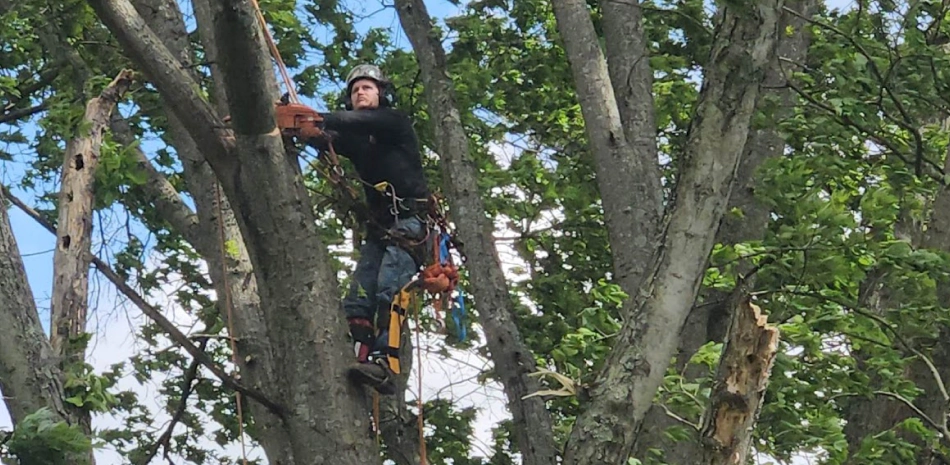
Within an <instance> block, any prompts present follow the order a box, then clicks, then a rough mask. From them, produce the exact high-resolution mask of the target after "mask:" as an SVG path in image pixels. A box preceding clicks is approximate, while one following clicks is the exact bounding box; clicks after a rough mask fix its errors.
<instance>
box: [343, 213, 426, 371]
mask: <svg viewBox="0 0 950 465" xmlns="http://www.w3.org/2000/svg"><path fill="white" fill-rule="evenodd" d="M390 231H391V232H393V233H395V234H397V235H400V236H402V237H404V238H406V239H410V240H412V241H415V242H419V241H421V240H422V239H423V238H425V235H426V225H425V223H423V222H422V220H420V219H419V218H416V217H414V216H413V217H409V218H402V219H400V220H399V221H397V222H396V224H395V225H393V227H392V228H391V229H390ZM420 247H424V245H422V246H420ZM421 265H422V264H421V263H417V262H416V260H415V259H413V257H412V255H411V254H410V253H409V251H407V250H406V249H404V248H403V247H400V246H398V245H396V244H395V243H393V242H390V241H386V240H382V239H378V238H369V239H367V241H366V242H365V243H364V244H363V246H362V247H360V259H359V261H358V262H357V264H356V270H355V271H354V273H353V280H352V282H351V283H350V288H349V292H348V293H347V295H346V297H345V298H344V299H343V311H344V312H345V313H346V317H347V318H366V319H367V320H369V321H375V322H376V328H377V329H378V330H379V331H378V335H377V338H376V341H375V344H374V346H373V349H372V350H373V352H377V353H378V352H382V351H384V349H385V348H386V346H387V344H388V341H389V307H390V305H391V304H392V301H393V297H394V296H395V295H396V294H397V293H398V292H399V290H400V289H402V287H403V286H405V285H406V284H408V283H409V281H411V280H412V278H413V276H415V274H416V273H417V272H418V271H419V267H420V266H421Z"/></svg>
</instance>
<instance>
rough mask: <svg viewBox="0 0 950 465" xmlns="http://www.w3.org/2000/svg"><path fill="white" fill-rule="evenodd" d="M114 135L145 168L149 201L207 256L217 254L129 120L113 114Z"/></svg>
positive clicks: (139, 165)
mask: <svg viewBox="0 0 950 465" xmlns="http://www.w3.org/2000/svg"><path fill="white" fill-rule="evenodd" d="M110 127H111V129H112V135H113V137H115V139H116V140H117V141H119V142H120V143H122V145H125V146H126V147H130V148H131V150H132V154H133V155H134V156H135V160H136V163H137V166H138V168H139V169H141V170H143V171H144V172H145V173H146V175H147V176H148V179H147V180H146V181H145V185H143V186H142V190H143V191H144V192H145V194H146V196H147V197H148V200H149V201H150V202H151V203H152V204H154V205H155V208H156V209H157V210H158V213H159V215H161V217H162V218H163V219H164V220H165V221H167V222H168V224H169V225H171V227H172V228H175V231H177V232H178V233H180V234H181V235H182V236H184V238H185V240H187V241H188V242H189V243H190V244H191V245H192V246H194V248H195V250H197V251H198V253H199V254H201V255H202V256H204V257H210V256H214V254H213V253H210V250H209V246H210V244H209V242H210V241H209V240H208V237H207V236H203V235H202V234H201V232H200V230H199V227H198V216H197V215H196V214H195V213H194V212H193V211H191V209H190V208H188V205H185V203H184V202H183V201H182V198H181V194H179V193H178V191H177V190H175V186H172V184H171V183H170V182H168V179H166V178H165V176H164V175H162V173H160V172H159V171H158V170H157V169H155V165H153V164H152V162H151V161H149V159H148V156H147V155H146V154H145V152H143V151H142V149H140V148H138V147H137V146H134V145H135V142H136V140H135V136H134V135H133V133H132V128H131V127H130V126H129V122H128V121H127V120H126V119H125V118H122V117H121V116H120V115H113V117H112V122H111V125H110Z"/></svg>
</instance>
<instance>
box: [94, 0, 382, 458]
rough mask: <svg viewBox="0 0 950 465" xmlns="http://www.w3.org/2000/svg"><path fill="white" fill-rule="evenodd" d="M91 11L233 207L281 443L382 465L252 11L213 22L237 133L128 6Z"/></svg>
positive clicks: (98, 6)
mask: <svg viewBox="0 0 950 465" xmlns="http://www.w3.org/2000/svg"><path fill="white" fill-rule="evenodd" d="M91 3H92V4H93V7H94V9H95V10H96V12H97V14H98V15H99V16H100V18H102V19H103V20H104V22H105V23H106V24H107V25H108V27H109V28H110V30H111V31H112V32H113V33H114V34H115V35H116V37H117V38H118V40H119V42H120V43H121V44H122V45H123V48H124V49H125V50H126V51H127V52H128V53H129V55H130V56H131V57H132V58H133V60H134V61H135V62H136V63H137V64H138V65H139V66H141V67H142V68H143V70H144V71H145V72H146V74H147V75H148V77H149V78H150V80H152V81H153V83H154V85H155V87H156V88H157V89H158V91H159V92H160V93H161V95H162V97H163V99H164V100H165V102H166V107H167V108H169V109H170V110H172V111H173V112H174V114H175V115H176V116H177V117H178V118H179V119H180V120H181V122H182V123H183V124H184V126H185V127H186V129H187V131H188V132H189V134H190V135H191V137H192V139H193V140H194V141H195V143H196V146H197V147H198V148H199V149H200V150H201V152H202V154H203V155H204V156H205V158H206V159H207V161H208V162H209V164H210V165H211V167H212V168H213V169H214V171H215V173H216V175H217V178H218V180H219V181H220V182H221V186H222V188H223V189H224V192H225V194H226V196H227V198H228V199H229V200H231V201H232V207H233V208H234V209H235V212H236V213H237V214H236V218H237V223H238V225H239V227H240V231H241V233H242V236H243V238H244V243H245V245H246V246H247V250H248V255H249V257H250V259H251V263H252V266H253V269H254V270H255V276H256V278H257V283H258V285H259V287H260V297H261V305H262V307H264V308H267V309H268V311H267V312H263V313H262V315H263V317H264V325H263V327H262V328H261V330H262V334H266V335H267V336H268V339H269V340H270V342H271V344H272V347H273V349H274V351H273V353H274V354H275V357H274V361H273V362H270V366H264V367H263V369H264V370H267V371H269V372H272V373H273V374H274V385H273V386H267V392H268V393H269V394H272V396H273V397H274V398H275V399H276V400H277V402H278V403H280V404H281V405H283V406H285V407H286V408H287V409H289V410H290V412H289V414H288V415H287V416H286V418H285V419H284V422H283V423H281V424H280V425H279V429H280V431H279V432H278V431H275V432H274V433H275V435H276V434H277V433H280V434H282V435H283V438H284V441H285V444H289V447H290V449H291V450H290V451H288V452H292V460H294V461H295V462H291V463H319V464H322V463H339V464H357V463H358V464H364V463H378V462H379V459H378V455H377V453H376V452H377V451H376V447H375V446H374V444H373V443H372V441H371V440H370V437H369V436H368V435H366V434H365V431H366V430H367V426H368V420H369V417H368V415H365V414H364V413H365V411H364V410H363V409H362V405H361V402H360V400H361V396H360V395H359V393H358V392H357V391H356V390H355V389H353V387H352V386H350V385H349V384H348V383H347V381H346V380H345V377H344V369H345V368H346V367H347V366H348V365H349V364H350V362H351V361H352V359H353V356H352V354H351V352H350V351H349V350H348V347H347V344H346V342H345V336H344V335H345V334H346V329H345V325H344V324H343V318H342V312H341V311H340V308H339V299H338V298H337V285H336V282H335V281H336V280H335V276H334V275H333V273H332V269H331V267H330V263H329V257H328V254H327V252H326V249H325V247H324V246H323V244H322V243H321V241H320V240H319V238H318V237H317V231H316V224H315V218H314V214H313V211H312V208H311V205H310V202H309V196H308V194H307V191H306V189H305V187H304V186H303V183H302V182H301V179H300V178H299V176H297V175H296V172H297V170H296V169H295V167H294V164H295V163H296V160H290V159H288V158H287V157H286V156H285V154H284V152H283V146H282V143H281V140H280V137H279V133H278V131H277V129H276V127H275V125H274V108H273V104H274V97H275V96H273V95H270V93H268V92H266V89H270V88H273V79H274V76H273V70H272V69H271V67H270V66H269V63H268V62H267V56H266V49H265V48H264V47H262V45H261V30H260V25H259V24H258V23H257V19H256V17H255V15H254V13H253V11H252V10H251V8H252V5H251V4H250V3H248V2H228V3H227V5H222V6H221V7H220V9H219V10H215V11H213V12H212V13H213V24H214V29H213V30H214V34H215V45H216V47H217V52H218V62H219V65H220V69H221V72H222V76H223V78H224V82H225V84H226V94H227V98H228V101H229V102H238V103H237V104H234V105H232V106H231V108H230V110H231V117H232V121H233V126H234V131H230V130H227V129H225V128H224V126H223V125H222V123H221V120H220V118H219V117H218V115H217V114H216V113H215V112H214V110H213V109H212V108H211V106H210V105H209V104H208V103H207V102H205V101H204V100H203V99H202V98H201V97H200V96H199V95H198V93H197V86H196V85H195V83H194V81H193V80H191V79H190V77H189V76H188V75H187V73H186V72H185V71H184V70H183V69H182V66H181V64H180V62H179V61H178V60H177V59H176V58H175V57H174V56H173V55H172V54H171V53H170V52H169V50H168V48H167V47H165V46H164V44H163V43H162V42H161V41H160V39H159V38H158V37H157V36H156V35H155V34H154V32H153V31H152V30H151V29H150V28H149V27H148V26H147V25H146V24H144V22H143V20H142V18H141V17H140V16H139V14H138V13H137V12H136V11H135V10H134V9H133V8H132V6H131V5H130V4H129V3H128V2H127V1H125V0H98V1H95V2H91ZM262 186H267V187H268V188H267V189H262V188H261V187H262ZM235 336H236V337H238V338H243V337H244V334H240V333H239V334H236V335H235ZM278 354H279V357H278V356H277V355H278ZM257 362H258V363H262V364H263V363H268V362H267V361H266V360H258V361H257ZM316 438H320V440H315V439H316ZM265 447H266V445H265Z"/></svg>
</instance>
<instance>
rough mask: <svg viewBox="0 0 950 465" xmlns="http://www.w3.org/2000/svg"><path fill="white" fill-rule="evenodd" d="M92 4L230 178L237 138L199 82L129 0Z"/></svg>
mask: <svg viewBox="0 0 950 465" xmlns="http://www.w3.org/2000/svg"><path fill="white" fill-rule="evenodd" d="M89 3H90V5H91V6H92V8H93V9H94V10H95V11H96V14H97V15H98V16H99V18H101V19H102V21H103V22H104V23H106V25H107V26H108V27H109V29H110V30H111V31H112V32H113V34H115V35H116V37H117V38H118V40H119V43H121V44H122V46H123V49H124V50H125V51H126V52H127V53H129V54H130V55H131V56H132V58H133V59H134V60H135V62H136V64H138V65H139V66H141V67H142V68H143V69H144V71H145V73H146V75H147V76H148V78H149V80H151V81H152V82H153V83H154V84H155V87H156V88H158V91H159V93H160V94H161V96H162V98H163V99H164V100H165V103H166V105H165V107H166V108H169V109H171V110H172V111H173V112H174V113H175V115H176V116H177V117H178V118H179V119H180V120H181V122H182V123H184V125H185V127H186V128H187V129H188V131H189V134H190V135H191V136H192V138H193V139H194V140H195V143H196V144H197V145H198V147H199V148H200V149H201V152H202V153H203V154H204V155H205V157H206V158H207V159H208V162H209V163H210V164H211V165H212V166H213V167H215V171H217V172H218V173H219V177H221V178H223V179H230V173H233V170H234V169H235V164H234V161H233V159H232V158H231V156H230V154H231V152H232V150H233V148H234V138H233V136H232V134H231V131H230V130H229V129H227V128H226V127H225V125H224V123H223V122H222V121H221V119H220V118H219V117H218V116H217V115H216V114H215V112H214V109H212V108H211V105H210V104H209V103H208V102H207V101H206V100H205V99H204V97H202V96H201V94H199V93H198V84H197V83H196V82H195V81H194V80H192V79H191V78H190V77H189V76H188V73H187V71H186V70H185V69H184V68H182V66H181V63H180V62H179V61H178V60H177V59H176V58H175V57H174V56H173V55H172V53H171V52H170V51H169V50H168V48H167V47H166V46H165V44H164V43H162V41H161V40H159V38H158V37H157V36H156V35H155V33H154V32H153V31H152V30H151V28H149V27H148V26H147V25H146V24H145V21H144V20H143V19H142V17H141V16H140V15H139V14H138V12H137V11H136V10H135V8H134V7H133V6H132V4H131V3H130V2H129V0H92V1H90V2H89ZM271 111H273V110H271Z"/></svg>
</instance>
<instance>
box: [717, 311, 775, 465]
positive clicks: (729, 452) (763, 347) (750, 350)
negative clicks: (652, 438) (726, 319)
mask: <svg viewBox="0 0 950 465" xmlns="http://www.w3.org/2000/svg"><path fill="white" fill-rule="evenodd" d="M736 295H737V296H738V297H739V302H738V305H735V306H734V307H733V310H732V319H731V323H730V325H729V331H728V333H727V335H726V341H725V345H724V346H723V351H722V356H721V357H720V360H719V368H718V370H717V373H716V381H715V384H714V385H713V388H712V393H711V394H710V399H709V400H710V402H709V407H708V408H707V409H706V413H705V414H704V415H703V418H704V420H705V421H704V424H703V429H702V432H701V436H702V440H703V444H704V446H705V454H704V457H703V463H705V464H707V465H745V464H746V463H747V459H748V455H749V451H750V450H751V448H752V428H753V427H754V426H755V422H756V420H757V419H758V416H759V411H760V409H761V408H762V403H763V402H764V401H765V389H766V387H767V386H768V382H769V373H770V372H771V370H772V364H773V362H774V361H775V354H776V351H777V349H778V338H779V332H778V329H777V328H776V327H774V326H772V325H769V324H767V321H768V319H767V318H766V316H765V315H762V312H761V310H760V309H759V307H758V306H756V305H755V304H753V303H751V302H750V301H749V297H748V295H745V294H738V293H737V294H736Z"/></svg>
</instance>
